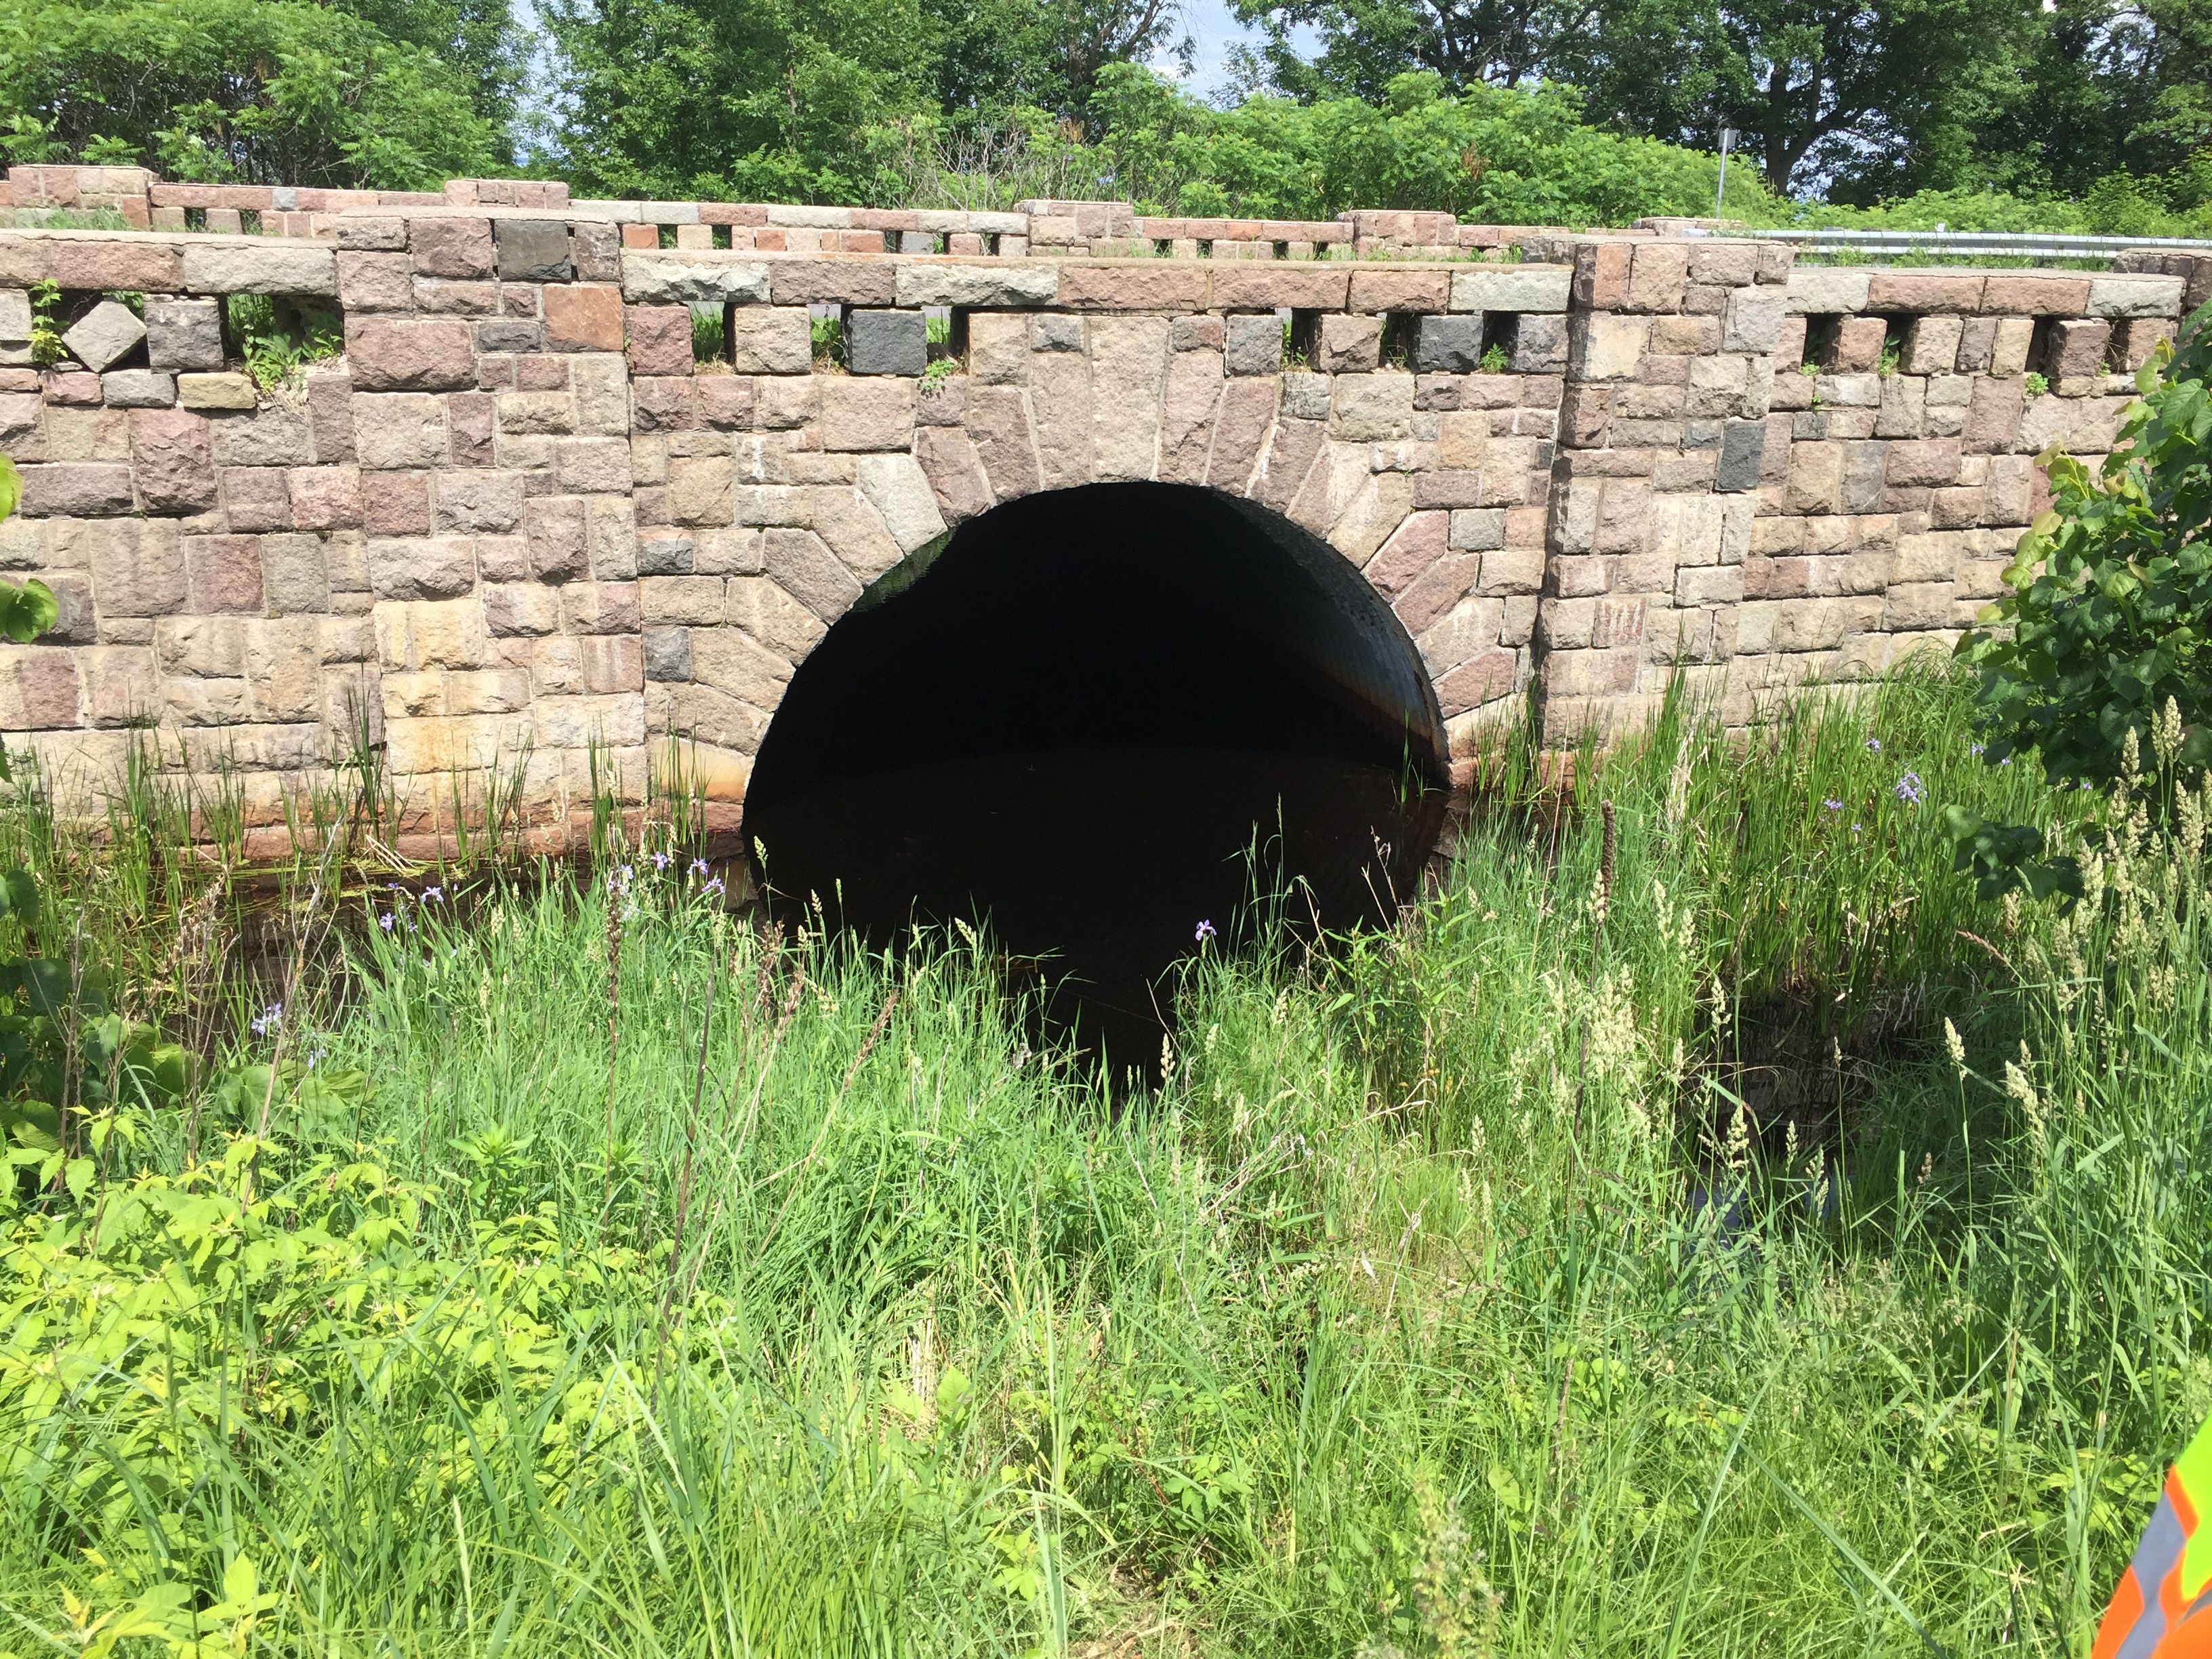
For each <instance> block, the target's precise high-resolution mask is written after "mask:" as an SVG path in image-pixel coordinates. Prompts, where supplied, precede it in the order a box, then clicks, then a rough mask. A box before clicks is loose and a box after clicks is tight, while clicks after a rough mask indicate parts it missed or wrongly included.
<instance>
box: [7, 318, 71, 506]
mask: <svg viewBox="0 0 2212 1659" xmlns="http://www.w3.org/2000/svg"><path fill="white" fill-rule="evenodd" d="M61 303H62V290H61V285H60V284H59V283H33V284H32V285H31V361H32V362H33V363H36V364H37V365H38V366H39V367H40V368H52V367H53V365H55V364H56V363H58V362H61V361H62V360H63V359H64V358H65V357H67V356H69V348H68V347H67V346H65V345H64V344H63V343H62V330H61V323H60V321H59V319H58V318H57V316H56V314H55V313H58V311H59V310H60V309H61ZM14 510H15V509H14V507H13V506H12V505H11V506H10V507H9V512H13V511H14ZM7 516H8V514H7V513H0V519H4V518H6V517H7Z"/></svg>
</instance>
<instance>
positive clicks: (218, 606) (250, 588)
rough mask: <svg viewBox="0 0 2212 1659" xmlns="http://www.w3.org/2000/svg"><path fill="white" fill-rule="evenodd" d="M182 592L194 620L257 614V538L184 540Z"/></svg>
mask: <svg viewBox="0 0 2212 1659" xmlns="http://www.w3.org/2000/svg"><path fill="white" fill-rule="evenodd" d="M183 547H184V554H185V595H186V600H185V603H186V605H187V606H188V608H189V609H190V610H191V611H193V612H194V613H195V614H196V615H198V616H216V615H220V614H222V613H224V612H231V613H234V614H238V615H243V616H258V615H259V614H260V612H261V538H259V537H258V536H187V537H185V538H184V542H183Z"/></svg>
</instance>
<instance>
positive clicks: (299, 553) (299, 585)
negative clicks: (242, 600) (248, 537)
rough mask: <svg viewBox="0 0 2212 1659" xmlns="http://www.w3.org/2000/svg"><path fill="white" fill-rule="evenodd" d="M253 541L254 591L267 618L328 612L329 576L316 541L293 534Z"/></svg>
mask: <svg viewBox="0 0 2212 1659" xmlns="http://www.w3.org/2000/svg"><path fill="white" fill-rule="evenodd" d="M255 539H256V540H257V541H258V543H259V554H260V562H261V570H260V580H259V583H258V589H257V591H258V593H259V595H260V599H261V602H262V604H263V605H264V606H265V608H266V609H267V611H268V613H269V614H270V616H272V617H300V616H315V615H319V614H321V613H323V612H325V611H329V609H330V608H331V582H330V572H329V569H328V568H327V567H326V566H325V563H324V561H323V544H322V538H320V537H319V536H311V535H305V534H299V533H295V534H291V535H276V536H262V537H258V538H255ZM240 586H241V587H242V586H244V579H243V576H242V575H241V577H240Z"/></svg>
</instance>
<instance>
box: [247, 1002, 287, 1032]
mask: <svg viewBox="0 0 2212 1659" xmlns="http://www.w3.org/2000/svg"><path fill="white" fill-rule="evenodd" d="M283 1023H284V1005H283V1003H281V1002H272V1003H270V1005H269V1006H267V1007H266V1008H264V1009H263V1010H262V1011H261V1012H259V1013H258V1014H256V1015H255V1016H254V1017H253V1018H252V1020H250V1021H249V1022H248V1024H251V1025H252V1027H253V1035H254V1036H268V1035H269V1034H270V1032H271V1031H273V1030H276V1029H277V1028H278V1027H279V1026H281V1025H283Z"/></svg>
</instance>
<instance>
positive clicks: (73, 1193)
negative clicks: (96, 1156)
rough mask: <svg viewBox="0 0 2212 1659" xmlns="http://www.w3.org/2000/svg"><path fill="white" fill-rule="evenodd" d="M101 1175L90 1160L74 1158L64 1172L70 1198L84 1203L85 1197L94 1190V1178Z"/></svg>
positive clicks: (64, 1180) (64, 1181)
mask: <svg viewBox="0 0 2212 1659" xmlns="http://www.w3.org/2000/svg"><path fill="white" fill-rule="evenodd" d="M99 1173H100V1171H99V1170H98V1168H97V1166H95V1165H94V1163H93V1161H92V1160H91V1159H90V1158H71V1159H70V1161H69V1164H68V1167H67V1168H66V1169H65V1170H64V1172H63V1175H62V1182H63V1184H64V1185H65V1186H66V1187H68V1188H69V1191H70V1197H71V1198H73V1199H76V1200H77V1201H78V1202H79V1203H82V1202H83V1201H84V1195H85V1194H87V1193H88V1192H90V1191H91V1190H92V1180H93V1177H94V1176H95V1175H97V1174H99Z"/></svg>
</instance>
